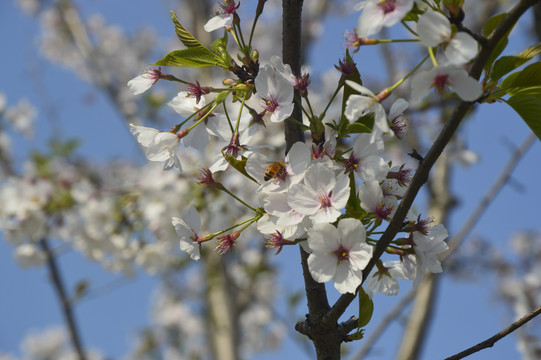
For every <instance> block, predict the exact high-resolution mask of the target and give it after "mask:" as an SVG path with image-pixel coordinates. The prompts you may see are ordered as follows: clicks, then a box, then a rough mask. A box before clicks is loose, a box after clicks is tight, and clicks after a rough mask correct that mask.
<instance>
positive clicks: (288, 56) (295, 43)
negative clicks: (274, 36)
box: [282, 0, 304, 152]
mask: <svg viewBox="0 0 541 360" xmlns="http://www.w3.org/2000/svg"><path fill="white" fill-rule="evenodd" d="M302 4H303V0H283V2H282V11H283V13H282V14H283V15H282V56H283V59H284V64H289V66H291V71H292V72H293V74H295V75H299V74H300V72H301V57H302V54H301V13H302ZM300 101H301V96H300V94H299V91H298V90H295V99H294V102H295V108H294V109H293V113H292V114H291V116H290V117H289V118H288V119H286V121H285V123H284V125H285V137H286V152H288V151H289V149H291V146H293V144H295V143H296V142H298V141H303V142H304V134H303V131H302V129H301V128H300V126H299V125H298V123H297V121H299V122H302V110H301V107H300V106H299V105H298V104H300Z"/></svg>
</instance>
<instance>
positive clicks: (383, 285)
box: [363, 260, 408, 298]
mask: <svg viewBox="0 0 541 360" xmlns="http://www.w3.org/2000/svg"><path fill="white" fill-rule="evenodd" d="M397 279H402V280H406V279H408V278H407V275H406V273H405V270H404V267H403V265H402V262H401V261H386V262H384V263H382V262H381V260H378V262H377V263H376V266H374V268H373V269H372V271H371V272H370V274H369V275H368V276H367V277H366V280H365V281H364V284H363V288H364V291H365V292H366V294H368V296H370V298H373V297H374V295H376V293H378V292H380V293H382V294H385V295H387V296H393V295H396V294H398V289H399V284H398V281H397Z"/></svg>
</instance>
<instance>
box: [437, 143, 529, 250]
mask: <svg viewBox="0 0 541 360" xmlns="http://www.w3.org/2000/svg"><path fill="white" fill-rule="evenodd" d="M536 139H537V137H536V136H535V134H534V133H531V134H529V135H528V136H527V137H526V138H525V139H524V141H523V142H522V144H521V145H520V146H519V147H518V148H517V149H516V150H515V151H514V153H513V154H512V155H511V158H510V159H509V160H508V161H507V164H506V165H505V167H504V168H503V170H502V171H501V173H500V176H498V179H496V181H495V182H494V184H492V186H491V188H490V189H489V190H488V191H487V193H486V194H485V196H483V198H482V199H481V201H480V202H479V204H478V205H477V208H476V209H475V210H474V211H473V213H472V214H471V215H470V216H468V221H466V223H465V224H464V225H463V226H462V228H461V229H460V231H459V232H458V233H457V234H456V235H455V236H453V238H452V239H451V240H450V241H449V242H448V244H449V250H447V251H446V252H445V253H443V254H442V255H441V260H444V259H447V257H449V255H450V254H451V253H452V252H453V251H454V250H455V249H456V248H457V247H458V246H459V245H460V244H461V243H462V241H464V239H465V238H466V236H468V234H469V233H470V231H471V230H472V229H473V227H474V226H475V224H477V221H479V218H480V217H481V215H483V213H484V212H485V211H486V209H487V207H488V206H489V205H490V203H491V202H492V201H493V200H494V198H495V197H496V195H498V193H499V192H500V190H501V189H502V188H503V186H504V185H505V184H506V183H507V182H508V181H509V179H510V178H511V174H512V173H513V171H514V170H515V168H516V166H517V165H518V162H519V160H520V159H521V158H522V156H524V154H525V153H526V151H528V149H529V148H530V147H531V146H532V145H533V143H534V142H535V140H536Z"/></svg>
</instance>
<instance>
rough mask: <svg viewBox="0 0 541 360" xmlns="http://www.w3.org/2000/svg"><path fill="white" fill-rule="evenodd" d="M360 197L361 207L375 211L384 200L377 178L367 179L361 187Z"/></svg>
mask: <svg viewBox="0 0 541 360" xmlns="http://www.w3.org/2000/svg"><path fill="white" fill-rule="evenodd" d="M359 199H360V200H361V207H362V208H363V209H364V210H366V211H369V212H373V211H374V210H375V209H376V207H377V206H378V204H379V202H380V201H382V200H383V192H382V190H381V187H380V186H379V182H378V181H376V180H371V181H367V182H365V183H364V184H362V185H361V186H360V187H359Z"/></svg>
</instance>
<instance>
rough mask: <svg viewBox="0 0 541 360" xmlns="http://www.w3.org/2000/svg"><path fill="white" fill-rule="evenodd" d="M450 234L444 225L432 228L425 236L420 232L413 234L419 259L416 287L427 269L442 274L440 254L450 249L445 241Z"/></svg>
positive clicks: (414, 247) (415, 280)
mask: <svg viewBox="0 0 541 360" xmlns="http://www.w3.org/2000/svg"><path fill="white" fill-rule="evenodd" d="M448 236H449V234H448V233H447V229H445V226H443V225H442V224H438V225H435V226H433V227H432V229H430V230H429V231H428V234H427V235H423V234H422V233H420V232H419V231H415V232H413V243H414V246H413V249H414V250H415V255H416V257H417V270H416V277H415V279H414V282H413V284H414V286H417V285H418V284H419V282H420V281H421V280H422V277H423V276H424V273H425V271H426V269H428V270H429V271H430V272H432V273H440V272H442V267H441V263H440V261H439V260H438V254H441V253H443V252H445V251H447V250H448V249H449V246H447V243H446V242H445V241H444V240H445V239H447V237H448Z"/></svg>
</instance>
